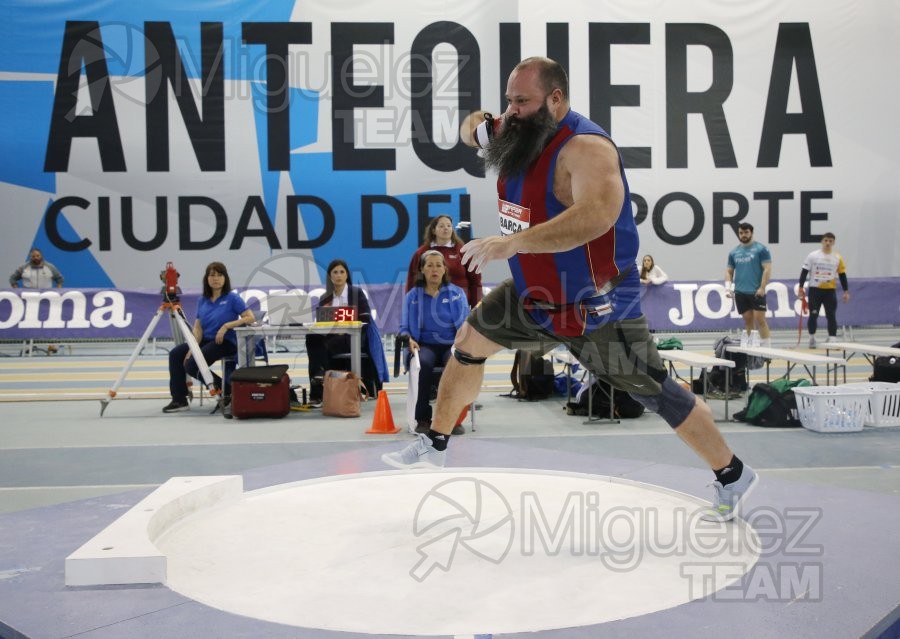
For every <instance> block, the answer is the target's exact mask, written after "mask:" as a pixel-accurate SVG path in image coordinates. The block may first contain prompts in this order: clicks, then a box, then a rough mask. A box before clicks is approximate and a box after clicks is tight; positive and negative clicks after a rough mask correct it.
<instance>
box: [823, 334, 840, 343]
mask: <svg viewBox="0 0 900 639" xmlns="http://www.w3.org/2000/svg"><path fill="white" fill-rule="evenodd" d="M836 341H838V339H837V335H829V336H828V337H826V338H825V343H826V344H833V343H834V342H836Z"/></svg>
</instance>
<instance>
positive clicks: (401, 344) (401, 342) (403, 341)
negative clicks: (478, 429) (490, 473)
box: [394, 335, 475, 433]
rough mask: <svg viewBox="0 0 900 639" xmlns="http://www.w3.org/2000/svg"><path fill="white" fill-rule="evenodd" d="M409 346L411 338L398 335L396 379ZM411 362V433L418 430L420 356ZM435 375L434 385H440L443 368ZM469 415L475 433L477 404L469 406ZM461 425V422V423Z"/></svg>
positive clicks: (408, 401) (408, 408) (408, 410)
mask: <svg viewBox="0 0 900 639" xmlns="http://www.w3.org/2000/svg"><path fill="white" fill-rule="evenodd" d="M407 346H409V336H408V335H397V336H396V337H395V338H394V377H400V363H401V360H403V359H405V358H404V357H403V351H404V349H405V348H406V347H407ZM410 361H411V362H415V364H414V365H413V366H411V367H410V368H411V369H414V371H415V375H416V377H415V378H414V377H413V370H408V371H405V372H408V373H410V376H409V379H410V383H409V384H408V385H407V387H406V426H407V430H409V432H411V433H412V432H415V430H416V401H417V399H418V390H419V389H418V372H419V366H418V361H419V360H418V355H417V354H414V355H413V356H412V357H411V359H410ZM432 372H433V374H434V383H435V384H438V383H439V382H440V379H441V373H443V372H444V367H443V366H435V367H434V370H433V371H432ZM468 410H469V415H470V417H471V425H472V432H473V433H474V432H475V402H472V403H471V404H469V409H468ZM460 423H461V422H460Z"/></svg>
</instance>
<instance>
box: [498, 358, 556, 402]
mask: <svg viewBox="0 0 900 639" xmlns="http://www.w3.org/2000/svg"><path fill="white" fill-rule="evenodd" d="M509 377H510V381H511V382H512V386H513V389H512V392H511V393H510V394H509V396H510V397H514V398H516V399H524V400H527V401H535V400H539V399H547V398H548V397H550V396H551V395H553V391H554V385H553V378H554V375H553V363H552V362H551V361H550V360H548V359H547V358H545V357H541V356H540V355H539V354H537V353H533V352H531V351H523V350H518V351H516V357H515V359H514V360H513V367H512V371H511V372H510V375H509Z"/></svg>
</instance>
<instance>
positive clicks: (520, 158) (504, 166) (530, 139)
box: [484, 104, 558, 178]
mask: <svg viewBox="0 0 900 639" xmlns="http://www.w3.org/2000/svg"><path fill="white" fill-rule="evenodd" d="M557 127H558V123H557V122H556V120H555V119H554V118H553V116H552V115H550V110H549V109H548V108H547V105H546V104H544V106H542V107H541V108H540V110H539V111H538V112H537V113H535V114H534V115H531V116H529V117H527V118H518V117H515V116H513V117H510V118H507V119H504V122H503V129H502V130H501V131H500V132H499V134H498V135H497V136H496V137H495V138H494V139H493V140H491V143H490V144H488V145H487V147H486V148H485V149H484V164H485V166H486V167H487V168H489V169H495V170H496V171H497V172H498V173H499V174H500V177H502V178H507V177H510V176H512V175H517V174H519V173H524V172H525V170H526V169H528V167H530V166H531V165H532V164H533V163H534V161H535V160H537V159H538V156H540V154H541V152H542V151H543V150H544V147H545V146H546V145H547V142H549V141H550V138H552V137H553V136H554V135H556V129H557Z"/></svg>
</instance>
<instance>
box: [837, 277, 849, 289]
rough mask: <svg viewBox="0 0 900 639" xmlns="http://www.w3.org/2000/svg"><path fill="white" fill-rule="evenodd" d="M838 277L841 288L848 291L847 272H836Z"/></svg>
mask: <svg viewBox="0 0 900 639" xmlns="http://www.w3.org/2000/svg"><path fill="white" fill-rule="evenodd" d="M838 279H840V280H841V288H842V289H844V290H845V291H849V290H850V287H849V285H848V284H847V274H846V273H838Z"/></svg>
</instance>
